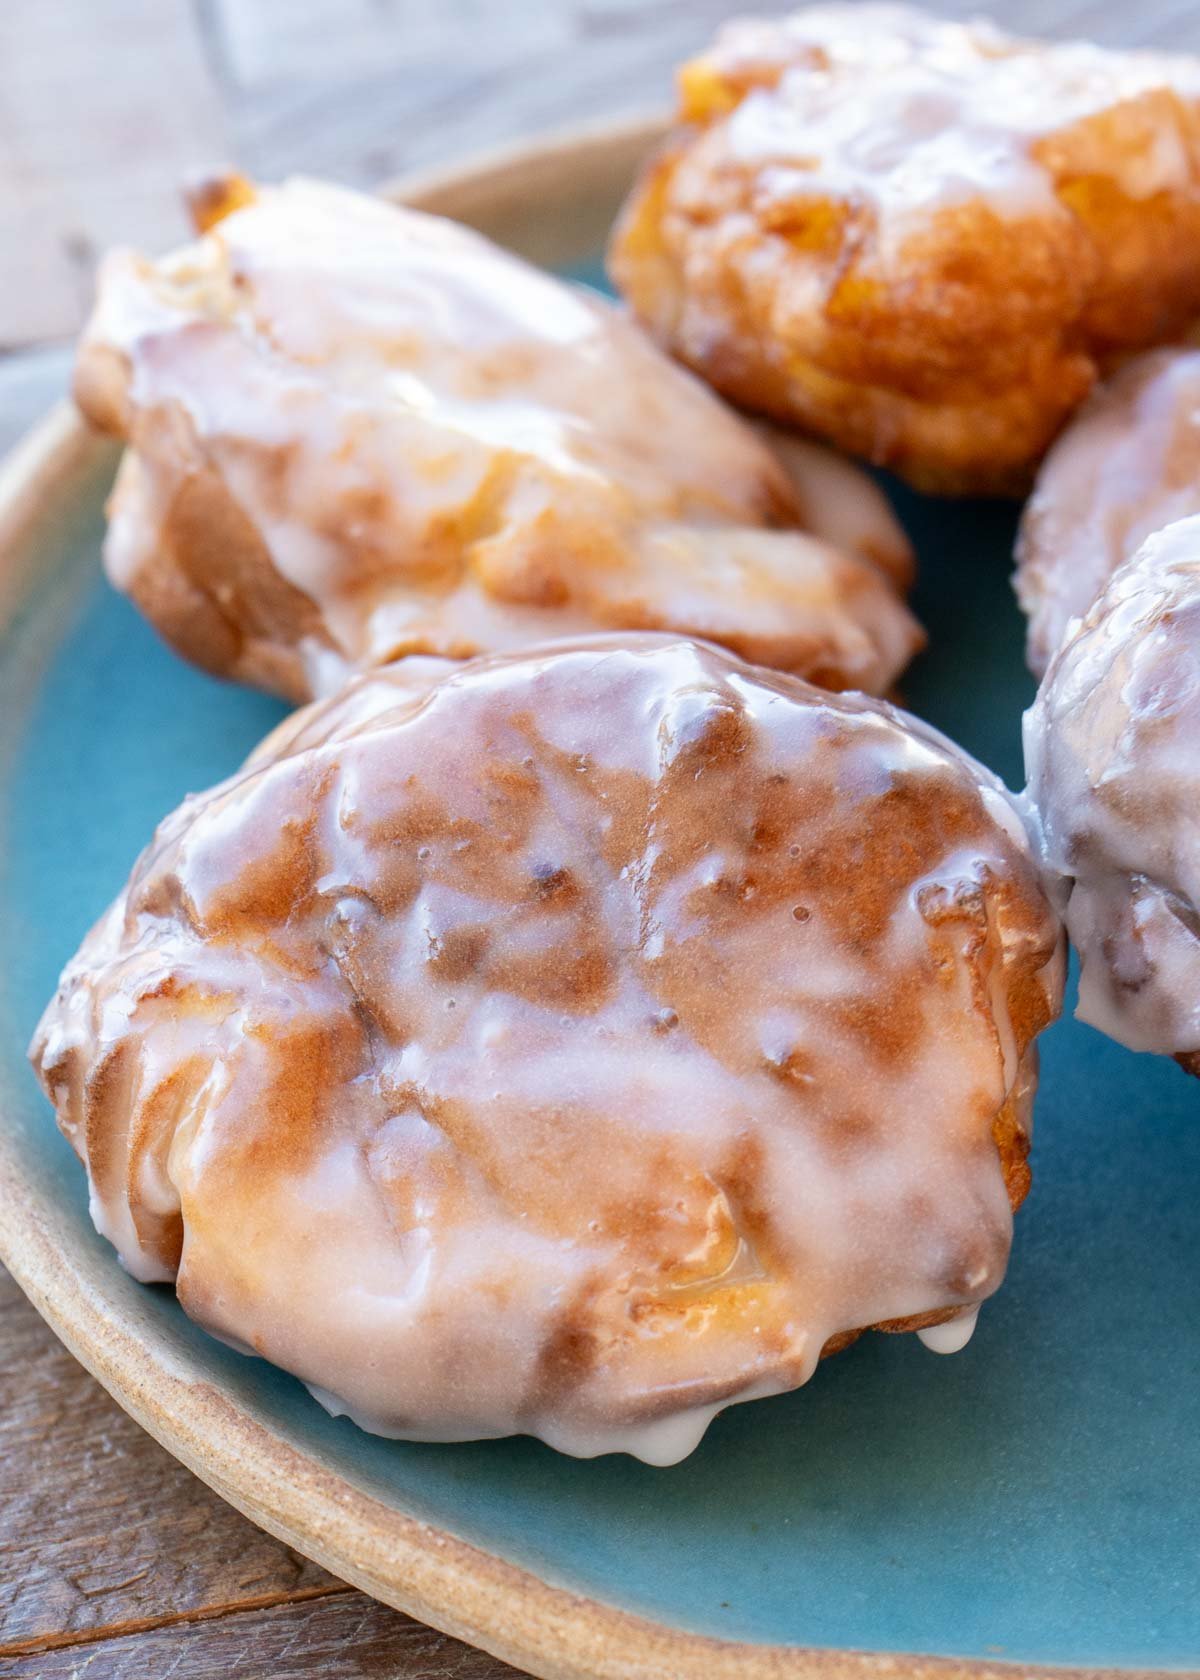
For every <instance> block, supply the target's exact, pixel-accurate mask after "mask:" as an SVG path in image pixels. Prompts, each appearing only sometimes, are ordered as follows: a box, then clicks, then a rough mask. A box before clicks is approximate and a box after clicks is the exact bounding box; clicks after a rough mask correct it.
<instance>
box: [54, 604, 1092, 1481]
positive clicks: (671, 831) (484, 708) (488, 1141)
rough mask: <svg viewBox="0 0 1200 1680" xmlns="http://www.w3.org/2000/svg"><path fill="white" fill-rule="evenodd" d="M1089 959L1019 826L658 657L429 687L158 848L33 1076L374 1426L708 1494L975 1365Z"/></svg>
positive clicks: (224, 1331)
mask: <svg viewBox="0 0 1200 1680" xmlns="http://www.w3.org/2000/svg"><path fill="white" fill-rule="evenodd" d="M1060 987H1061V958H1060V930H1059V924H1058V921H1057V918H1056V917H1055V915H1054V913H1053V911H1052V910H1051V908H1050V906H1049V904H1048V902H1047V900H1046V898H1045V896H1044V894H1043V891H1042V888H1041V885H1040V879H1039V876H1038V873H1037V871H1036V868H1035V866H1034V863H1033V861H1032V859H1031V857H1030V855H1029V852H1028V849H1027V842H1026V838H1025V834H1024V831H1023V829H1022V828H1021V825H1020V823H1019V822H1018V820H1017V818H1016V816H1015V813H1014V810H1013V808H1012V806H1011V805H1010V804H1009V802H1008V800H1007V798H1006V796H1005V794H1004V792H1003V790H1002V789H1001V787H1000V785H999V784H998V783H997V782H995V781H994V779H993V778H992V777H991V776H990V775H989V774H988V773H987V772H986V771H984V770H982V769H981V768H980V767H979V766H978V765H976V764H974V763H972V762H971V761H970V760H969V759H968V758H966V757H965V755H963V754H962V753H960V752H959V751H958V750H957V749H956V748H954V747H953V746H951V745H950V743H949V742H947V741H945V740H944V739H943V738H942V737H940V736H938V735H937V734H936V733H934V732H933V731H932V730H929V729H928V728H926V727H925V726H923V725H921V724H919V723H917V722H916V721H915V720H912V719H908V718H906V717H904V715H903V714H901V713H899V712H897V711H895V710H894V709H892V708H891V707H889V706H887V705H886V704H885V703H883V702H879V701H871V700H868V699H865V698H864V697H862V696H830V695H826V694H823V693H821V692H820V691H818V690H816V689H814V688H812V687H810V686H808V685H807V684H804V683H802V682H799V681H797V680H796V679H794V678H789V677H786V676H782V675H778V674H774V673H770V672H767V671H764V670H760V669H754V668H752V667H748V666H746V665H744V664H742V663H741V662H740V661H738V660H737V659H735V658H732V657H731V656H729V655H726V654H724V653H722V652H721V651H720V650H717V649H714V648H712V647H710V646H704V645H701V644H694V643H686V642H675V641H671V640H668V639H664V638H661V637H656V636H645V637H632V638H624V639H619V638H615V637H614V638H607V639H604V638H602V639H600V640H597V641H594V642H576V643H565V644H558V645H557V646H555V647H551V648H547V649H544V650H541V651H538V652H532V653H529V654H527V655H524V656H501V657H496V658H492V659H489V660H480V661H476V662H473V663H468V664H466V665H462V666H454V667H450V666H445V665H441V664H439V663H438V662H436V661H403V662H401V663H400V664H398V665H395V666H391V667H388V668H386V669H384V670H382V671H379V672H377V673H374V674H372V675H369V676H367V677H364V678H360V679H358V680H357V681H355V682H354V683H352V684H351V685H350V686H349V687H348V688H347V689H346V690H345V691H344V692H343V693H342V694H341V695H339V696H337V697H335V698H334V699H333V700H331V701H328V702H325V703H322V704H319V705H317V706H314V707H312V708H311V709H310V710H308V711H307V712H305V713H301V714H299V715H298V716H297V717H295V718H293V719H290V720H288V722H287V723H286V724H284V725H283V726H282V728H281V730H280V731H279V732H278V733H277V734H276V735H275V736H274V737H272V738H271V739H270V740H268V742H266V743H265V744H264V746H263V747H262V748H261V749H260V750H259V752H258V753H257V754H256V755H255V757H254V758H253V759H252V760H251V763H250V765H249V766H248V767H247V768H246V770H245V771H243V772H242V773H241V774H240V775H238V776H235V777H234V778H233V779H232V780H231V781H229V782H226V783H225V784H223V785H222V786H220V787H218V788H216V789H214V790H212V791H211V792H210V793H207V794H203V795H201V796H199V797H198V798H194V799H190V800H188V801H187V802H186V803H185V804H184V805H183V806H182V807H181V808H180V809H179V810H178V811H177V812H176V813H175V814H174V815H173V816H171V817H169V818H168V819H167V820H166V821H165V822H164V823H163V824H162V826H161V827H160V829H159V831H158V833H157V834H156V836H155V838H154V840H153V842H152V844H151V845H150V846H149V848H148V849H147V850H146V852H145V853H144V854H143V856H142V858H141V859H140V860H139V862H138V864H137V866H136V867H135V869H134V872H133V876H132V878H131V880H130V882H129V885H128V887H127V888H126V890H125V891H124V892H123V893H122V894H121V896H120V898H119V899H118V900H117V902H116V903H115V904H114V906H113V907H112V909H111V910H110V911H109V913H108V914H107V915H106V916H105V917H104V918H103V920H102V921H101V922H100V923H99V924H98V925H97V927H96V928H95V929H94V931H93V932H92V933H91V934H90V935H89V937H88V939H87V940H86V941H85V943H84V945H83V947H82V949H81V951H80V952H79V954H78V956H77V957H76V958H75V959H74V960H73V961H72V963H71V964H70V965H69V966H68V968H67V970H66V972H65V974H64V976H63V980H62V984H61V987H60V990H59V992H58V995H57V997H56V998H55V1000H54V1001H53V1002H52V1003H51V1005H50V1007H49V1008H48V1010H47V1012H46V1015H45V1017H44V1019H43V1021H42V1023H41V1026H40V1027H39V1029H38V1033H37V1036H36V1039H35V1042H34V1045H33V1049H32V1056H33V1060H34V1065H35V1067H36V1069H37V1071H38V1074H39V1076H40V1078H41V1080H42V1082H43V1084H44V1086H45V1088H46V1091H47V1092H48V1094H49V1095H50V1097H51V1099H52V1100H53V1102H54V1104H55V1107H56V1109H57V1111H58V1116H59V1120H60V1124H61V1125H62V1127H63V1130H64V1131H65V1132H66V1134H67V1136H68V1138H70V1140H71V1142H72V1143H73V1144H74V1146H75V1148H76V1150H77V1151H78V1152H79V1154H80V1155H81V1156H82V1158H83V1159H84V1161H85V1163H86V1165H87V1168H88V1173H89V1178H90V1182H91V1190H92V1207H93V1211H94V1214H95V1217H96V1220H97V1223H98V1225H99V1227H100V1229H101V1230H102V1231H103V1232H104V1233H105V1235H107V1236H108V1237H109V1238H110V1239H111V1241H112V1242H114V1243H115V1244H116V1245H117V1247H118V1249H119V1250H120V1253H121V1255H122V1257H123V1259H124V1261H125V1263H126V1265H127V1266H128V1267H129V1269H130V1270H131V1271H132V1272H133V1273H134V1274H135V1275H136V1276H137V1277H139V1278H143V1279H162V1280H171V1279H174V1280H175V1281H176V1285H177V1288H178V1291H179V1297H180V1300H181V1301H182V1303H183V1305H184V1307H185V1308H186V1310H187V1311H188V1312H189V1313H191V1314H192V1315H193V1316H195V1317H196V1318H197V1319H199V1320H200V1321H201V1323H203V1324H205V1325H207V1326H208V1327H209V1328H210V1329H212V1330H214V1331H215V1332H217V1333H218V1334H219V1335H221V1336H222V1337H224V1338H225V1339H226V1340H228V1341H231V1342H233V1343H234V1344H236V1345H240V1346H243V1347H245V1348H247V1349H253V1350H255V1351H257V1352H258V1353H261V1354H263V1355H265V1356H266V1357H268V1358H270V1359H273V1360H276V1361H278V1363H280V1364H281V1365H283V1366H285V1367H286V1368H288V1369H289V1370H291V1371H294V1372H296V1373H297V1374H298V1375H299V1376H300V1377H302V1378H303V1379H304V1381H305V1382H307V1383H308V1384H310V1385H312V1386H313V1387H314V1389H315V1390H316V1391H317V1392H318V1394H319V1396H320V1397H321V1398H323V1399H324V1400H325V1402H326V1403H327V1404H329V1405H330V1406H332V1407H334V1408H335V1409H345V1410H348V1411H349V1412H350V1413H351V1414H352V1415H353V1416H355V1417H356V1418H358V1419H359V1420H360V1421H361V1422H363V1423H364V1424H366V1425H367V1426H368V1427H370V1428H373V1429H377V1430H381V1431H384V1432H388V1433H395V1434H399V1435H405V1436H414V1437H420V1438H435V1439H460V1438H467V1437H478V1436H495V1435H505V1434H509V1433H513V1432H527V1433H531V1434H535V1435H539V1436H541V1437H542V1438H543V1439H544V1440H546V1441H549V1442H551V1443H552V1444H553V1445H555V1446H557V1447H560V1448H562V1449H563V1450H565V1451H568V1452H572V1453H577V1454H585V1455H586V1454H592V1453H596V1452H603V1451H610V1450H617V1449H620V1450H626V1451H630V1452H634V1453H637V1454H639V1455H640V1456H642V1457H644V1458H646V1459H648V1460H650V1461H654V1462H668V1461H671V1460H673V1459H675V1458H678V1457H680V1456H682V1455H683V1454H684V1453H685V1452H687V1451H689V1450H690V1449H691V1448H692V1447H693V1446H694V1445H695V1444H696V1442H697V1441H698V1439H699V1438H700V1436H701V1434H702V1433H703V1430H704V1428H705V1427H706V1425H707V1423H708V1421H709V1419H710V1418H711V1416H712V1415H713V1413H714V1412H715V1411H717V1410H719V1409H720V1408H721V1407H722V1406H723V1405H726V1404H728V1403H730V1402H731V1401H735V1400H746V1399H750V1398H753V1397H755V1396H757V1395H763V1394H769V1393H775V1392H778V1391H780V1390H784V1389H788V1388H792V1387H794V1386H795V1385H797V1384H799V1383H802V1382H804V1381H805V1380H806V1379H807V1378H808V1377H809V1376H810V1375H811V1373H812V1371H813V1369H814V1367H815V1365H816V1363H817V1360H818V1358H819V1357H820V1355H821V1353H822V1352H823V1351H830V1350H831V1349H833V1348H836V1347H838V1346H841V1345H844V1344H845V1342H846V1341H848V1340H850V1339H852V1337H853V1335H854V1334H855V1333H856V1332H858V1331H859V1330H861V1329H862V1328H863V1327H865V1326H879V1327H882V1328H884V1329H908V1328H914V1329H920V1330H922V1331H923V1333H924V1334H925V1335H926V1336H927V1337H928V1338H929V1339H930V1341H931V1343H932V1344H933V1345H935V1346H938V1347H942V1348H948V1347H950V1346H952V1345H954V1344H955V1343H956V1342H957V1343H961V1342H962V1341H963V1340H964V1339H965V1337H966V1335H967V1334H968V1333H969V1330H970V1326H971V1323H972V1322H973V1317H974V1312H975V1309H976V1307H977V1305H978V1303H979V1302H980V1301H981V1300H983V1299H984V1298H985V1297H986V1296H988V1295H990V1294H991V1293H992V1291H993V1290H994V1289H996V1287H997V1286H998V1284H999V1283H1000V1281H1001V1277H1002V1275H1003V1272H1004V1269H1005V1264H1006V1260H1007V1256H1008V1250H1009V1243H1010V1237H1011V1230H1012V1210H1013V1208H1014V1207H1015V1206H1016V1205H1017V1204H1018V1203H1019V1202H1020V1200H1021V1198H1022V1197H1023V1195H1024V1193H1025V1190H1026V1188H1027V1185H1028V1169H1027V1166H1026V1160H1025V1156H1026V1151H1027V1147H1028V1137H1029V1112H1030V1103H1031V1098H1032V1092H1033V1087H1034V1082H1035V1069H1036V1060H1035V1051H1034V1048H1033V1039H1034V1037H1035V1035H1036V1034H1037V1033H1038V1032H1039V1030H1040V1029H1041V1028H1042V1027H1043V1026H1045V1025H1046V1023H1047V1022H1048V1021H1049V1020H1050V1019H1051V1018H1052V1017H1053V1016H1054V1015H1055V1014H1056V1012H1057V1010H1058V1007H1059V999H1060Z"/></svg>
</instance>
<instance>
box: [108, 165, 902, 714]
mask: <svg viewBox="0 0 1200 1680" xmlns="http://www.w3.org/2000/svg"><path fill="white" fill-rule="evenodd" d="M200 219H201V222H202V225H203V226H205V227H206V228H207V229H208V231H207V232H205V233H204V234H203V236H202V237H201V239H200V240H199V242H198V243H196V244H195V245H193V246H190V247H188V248H187V249H185V250H183V251H179V252H177V253H175V254H174V255H173V256H170V257H167V258H164V259H163V260H162V261H160V262H149V261H146V260H144V259H143V258H140V257H137V256H135V255H133V254H132V253H129V252H119V253H116V254H115V255H113V256H111V257H109V259H108V260H107V261H106V263H105V265H104V267H103V270H102V274H101V280H100V293H99V301H98V304H97V307H96V311H95V314H94V315H93V317H92V320H91V322H90V324H89V326H88V329H87V332H86V334H85V336H84V340H83V343H82V346H81V350H80V356H79V362H78V369H77V374H76V385H75V389H76V396H77V399H78V401H79V403H80V405H81V407H82V408H83V410H84V411H85V413H86V414H87V415H88V416H89V417H90V418H91V419H92V420H93V421H94V422H95V423H96V424H97V425H99V426H102V427H104V428H106V429H108V430H110V431H112V432H115V433H116V434H118V435H119V436H121V437H123V438H125V439H126V440H127V441H128V444H129V448H128V450H127V452H126V455H125V459H124V463H123V465H122V467H121V471H120V475H119V478H118V482H117V488H116V492H115V495H114V497H113V501H112V504H111V509H110V513H111V526H110V531H109V537H108V542H107V546H106V551H105V554H106V562H107V566H108V571H109V575H110V576H111V578H112V579H113V581H114V582H115V583H116V584H117V586H118V587H119V588H121V589H124V590H126V591H127V592H128V593H129V594H130V595H132V596H133V598H134V600H135V601H136V602H137V603H138V605H139V606H140V607H141V609H142V610H143V611H144V612H145V614H146V615H147V617H148V618H149V619H150V620H151V621H152V622H153V623H154V624H155V625H156V626H157V627H158V629H159V630H160V631H161V632H162V633H163V634H164V635H165V636H166V637H167V639H168V640H169V641H170V642H171V643H172V644H173V645H174V646H175V647H176V648H177V649H178V650H179V651H180V652H181V653H183V654H185V655H186V656H187V657H188V658H191V659H193V660H195V661H197V662H198V663H199V664H201V665H203V666H205V667H206V668H208V669H209V670H212V671H216V672H219V673H221V674H223V675H228V676H235V677H239V678H241V679H243V680H245V681H248V682H252V683H256V684H259V685H260V686H262V687H265V688H270V689H274V690H276V691H278V692H279V693H281V694H284V695H286V696H288V697H290V698H292V699H304V698H307V697H309V696H311V695H313V694H315V693H327V692H330V691H331V690H332V689H334V688H336V687H337V686H338V684H339V683H341V682H342V681H344V680H345V678H346V676H347V674H348V673H349V672H350V671H352V670H354V669H357V668H362V667H366V666H371V665H375V664H379V663H381V662H383V661H385V660H388V659H391V658H394V657H399V656H401V655H405V654H411V653H421V654H433V655H444V656H448V657H451V658H467V657H470V656H472V655H474V654H477V653H480V652H488V651H496V650H501V649H506V648H513V647H520V646H524V645H526V644H529V643H531V642H537V641H541V640H544V639H545V638H547V637H555V636H562V635H570V634H580V633H585V632H590V631H594V630H604V629H634V630H644V629H662V630H673V631H679V632H685V633H687V634H691V635H699V636H704V637H708V638H710V639H712V640H713V641H716V642H719V643H722V644H723V645H726V646H728V647H730V648H733V649H735V650H736V651H737V652H739V653H741V654H744V655H746V656H747V657H750V658H753V659H755V660H758V661H760V662H762V663H764V664H767V665H773V666H778V667H780V668H782V669H786V670H790V671H796V672H799V673H801V674H803V675H805V676H808V677H811V678H812V679H813V680H814V681H817V682H820V683H822V684H825V685H827V686H829V687H833V688H845V687H850V688H863V689H867V690H873V691H874V690H879V691H882V690H885V689H887V688H888V687H889V686H890V685H891V683H892V681H893V679H894V678H895V676H896V674H897V673H898V671H899V670H900V669H901V668H902V667H903V666H904V665H905V664H906V663H907V661H908V659H909V658H910V656H911V655H912V653H913V651H914V650H915V648H916V647H917V646H919V644H920V641H921V637H920V633H919V631H918V629H917V627H916V625H915V623H914V621H913V619H912V618H911V616H910V615H909V613H908V611H907V609H906V608H905V607H904V606H903V604H902V602H901V599H900V597H899V595H898V594H897V593H896V592H895V590H894V589H892V588H891V587H890V586H889V583H888V576H889V575H891V576H900V575H902V574H904V573H905V572H906V570H907V568H908V565H909V560H910V556H909V551H908V545H907V542H906V541H905V539H904V537H903V536H902V534H901V532H900V530H899V527H898V526H897V524H896V522H895V520H894V518H892V516H891V514H890V512H889V511H888V510H887V508H886V504H884V503H883V502H882V499H881V497H880V495H879V492H878V491H877V490H876V489H875V488H874V486H872V485H871V484H870V483H869V482H868V481H867V480H866V479H865V477H862V476H859V477H857V478H855V479H854V480H853V481H850V482H848V481H847V479H846V475H845V469H844V468H843V467H841V466H838V465H836V464H833V463H827V464H826V466H825V468H824V471H822V470H821V467H820V463H819V462H818V463H817V467H816V470H815V473H814V472H811V471H810V472H809V473H808V475H807V477H806V478H805V480H804V483H803V484H800V485H797V484H795V483H793V481H792V479H791V478H790V477H789V476H788V474H787V473H786V472H785V471H784V470H783V469H782V468H781V466H780V464H779V463H778V461H776V460H775V459H774V457H773V456H772V455H771V453H770V451H769V450H768V449H767V448H766V447H765V446H764V445H763V443H762V442H761V441H760V440H759V439H758V438H757V437H755V435H754V434H753V433H752V431H751V430H750V429H749V427H747V426H746V425H745V424H744V423H743V422H742V421H741V420H739V419H738V418H737V416H735V415H734V414H732V413H731V412H730V411H729V410H728V409H726V408H725V407H724V406H723V405H722V404H721V403H720V402H719V401H718V400H717V399H716V398H715V397H714V396H713V395H712V394H711V393H710V392H708V391H707V390H706V389H705V388H704V387H703V386H702V385H701V384H700V383H699V381H697V380H695V379H693V378H692V377H691V376H690V375H688V374H686V373H685V372H684V371H683V370H682V369H680V368H678V367H675V366H674V365H672V363H671V362H670V361H669V360H668V358H667V357H665V356H664V355H663V354H662V353H661V351H659V350H658V349H657V347H656V346H655V345H654V344H653V343H652V342H651V341H650V339H649V338H648V337H646V336H645V335H644V334H643V333H642V332H641V330H640V329H639V328H637V327H636V326H635V325H633V324H632V323H631V322H629V321H628V320H626V319H625V318H624V317H623V316H622V314H621V313H620V312H619V311H617V310H615V309H613V308H612V307H611V306H610V305H609V304H608V303H606V302H605V301H603V300H602V299H601V298H599V297H597V296H595V295H593V294H591V293H588V292H586V291H584V290H582V289H580V288H577V287H571V286H568V285H566V284H564V283H563V282H561V281H559V280H556V279H554V278H552V277H551V276H549V275H547V274H543V273H541V272H539V271H538V270H536V269H534V268H532V267H530V266H529V265H528V264H526V263H523V262H521V261H519V260H518V259H517V258H515V257H512V256H509V255H508V254H506V253H505V252H502V251H500V250H499V249H497V248H496V247H495V246H493V245H490V244H489V243H488V242H487V241H486V240H484V239H482V238H480V237H479V236H478V235H476V234H473V233H471V232H469V231H468V230H467V229H465V228H463V227H459V226H456V225H455V224H453V223H450V222H445V221H442V220H440V219H438V218H436V217H432V216H426V215H422V214H419V213H417V212H415V211H411V210H404V209H400V208H398V207H396V206H394V205H388V204H385V203H383V202H382V201H379V200H375V199H370V198H366V197H363V196H360V195H358V194H355V193H350V192H345V191H340V190H338V189H335V188H332V187H326V186H321V185H318V184H316V183H313V182H306V181H292V182H289V183H288V184H286V185H285V186H282V187H276V188H261V189H259V188H252V187H250V186H249V185H248V184H247V183H244V182H242V183H237V182H235V183H232V184H230V183H227V184H226V185H225V186H223V187H221V188H218V189H216V190H215V191H214V192H212V193H210V194H208V195H207V196H206V197H205V198H204V199H203V201H202V203H201V206H200ZM825 487H827V488H828V491H829V497H830V499H831V500H832V501H836V503H837V505H836V507H833V506H831V507H830V508H829V510H828V512H827V511H826V510H825V509H824V507H823V503H824V501H825V499H826V488H825ZM827 528H836V529H837V530H838V531H839V532H840V531H841V530H843V529H850V530H851V531H852V532H853V533H854V534H855V536H856V537H857V538H861V547H860V548H859V549H858V550H852V549H850V548H835V547H834V546H833V545H832V543H830V542H828V541H825V540H823V538H822V534H821V533H822V532H823V531H824V530H825V529H827Z"/></svg>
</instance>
